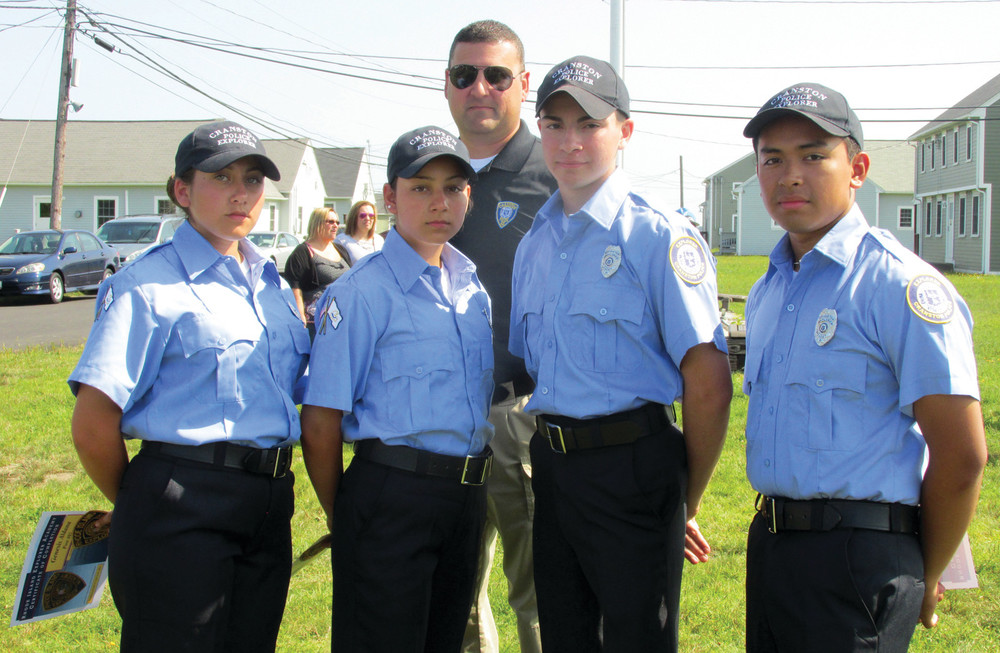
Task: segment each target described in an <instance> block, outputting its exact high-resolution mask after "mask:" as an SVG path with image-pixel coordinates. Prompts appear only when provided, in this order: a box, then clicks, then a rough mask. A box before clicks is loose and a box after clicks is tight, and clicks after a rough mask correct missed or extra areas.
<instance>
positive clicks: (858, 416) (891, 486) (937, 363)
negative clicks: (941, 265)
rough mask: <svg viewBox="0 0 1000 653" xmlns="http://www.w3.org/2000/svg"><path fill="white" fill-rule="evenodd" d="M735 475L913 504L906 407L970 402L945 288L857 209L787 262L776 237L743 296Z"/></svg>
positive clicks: (915, 449)
mask: <svg viewBox="0 0 1000 653" xmlns="http://www.w3.org/2000/svg"><path fill="white" fill-rule="evenodd" d="M743 391H744V392H745V393H746V394H747V395H749V397H750V404H749V409H748V414H747V428H746V436H747V476H748V477H749V479H750V484H751V485H752V486H753V488H754V489H755V490H757V491H758V492H761V493H763V494H766V495H772V496H783V497H789V498H792V499H813V498H837V499H856V500H868V501H881V502H900V503H906V504H910V505H916V504H917V503H918V502H919V497H920V484H921V478H922V476H921V470H922V464H923V458H924V452H925V448H926V446H925V444H924V439H923V436H922V435H921V434H920V432H919V430H918V429H917V426H916V422H915V421H914V419H913V403H914V402H915V401H917V400H918V399H920V398H921V397H924V396H927V395H932V394H950V395H968V396H970V397H974V398H977V399H978V398H979V385H978V382H977V380H976V360H975V357H974V355H973V351H972V316H971V314H970V313H969V308H968V306H966V304H965V302H964V301H963V300H962V298H961V297H960V296H959V295H958V293H957V292H956V291H955V288H954V287H953V286H952V285H951V283H950V282H948V281H947V280H946V279H945V278H944V277H942V276H941V275H940V274H938V273H937V272H936V271H935V270H934V269H933V268H932V267H931V266H930V265H928V264H927V263H925V262H924V261H922V260H921V259H920V258H919V257H917V256H916V255H915V254H913V253H912V252H910V251H909V250H907V249H906V248H905V247H903V246H902V245H901V244H900V243H899V242H898V241H897V240H896V239H895V238H894V237H893V236H892V235H891V234H889V233H888V232H886V231H884V230H881V229H873V228H871V227H869V225H868V223H867V221H865V217H864V215H862V213H861V210H860V209H859V208H858V207H857V205H855V206H854V207H853V208H852V209H851V211H850V212H848V214H847V215H845V216H844V217H843V218H842V219H841V220H840V221H839V222H838V223H837V224H836V225H835V226H834V227H833V229H831V230H830V231H829V232H828V233H827V234H826V235H825V236H824V237H823V239H822V240H820V241H819V243H817V245H816V246H815V247H814V248H813V249H812V250H811V251H810V252H809V253H807V254H806V255H805V256H804V257H803V259H802V262H801V264H800V271H799V272H798V273H794V272H793V271H792V259H791V247H790V246H789V244H788V236H787V235H786V236H784V237H783V238H782V239H781V241H780V242H779V243H778V244H777V246H776V247H775V248H774V250H773V251H772V252H771V257H770V265H769V266H768V270H767V273H766V274H765V275H764V276H763V277H761V279H759V280H758V281H757V283H755V284H754V287H753V289H752V290H751V291H750V295H749V297H748V300H747V357H746V370H745V376H744V383H743Z"/></svg>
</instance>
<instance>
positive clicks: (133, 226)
mask: <svg viewBox="0 0 1000 653" xmlns="http://www.w3.org/2000/svg"><path fill="white" fill-rule="evenodd" d="M183 221H184V218H183V217H181V216H177V215H155V214H154V215H134V216H126V217H123V218H115V219H114V220H108V221H107V222H105V223H104V224H102V225H101V228H100V229H98V230H97V237H98V238H100V239H101V240H103V241H104V242H106V243H109V244H111V245H114V246H115V248H116V249H117V250H118V253H119V254H120V255H121V257H122V265H128V264H129V263H131V262H132V261H134V260H136V259H137V258H139V257H140V256H142V255H143V254H144V253H145V252H146V250H148V249H152V248H153V246H154V245H158V244H160V243H165V242H167V241H168V240H170V239H171V238H173V237H174V232H175V231H177V227H179V226H181V223H182V222H183Z"/></svg>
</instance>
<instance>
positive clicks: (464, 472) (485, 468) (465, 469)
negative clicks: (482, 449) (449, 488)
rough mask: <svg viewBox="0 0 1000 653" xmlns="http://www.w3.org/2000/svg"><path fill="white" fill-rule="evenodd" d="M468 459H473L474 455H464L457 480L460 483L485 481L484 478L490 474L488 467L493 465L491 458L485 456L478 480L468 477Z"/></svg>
mask: <svg viewBox="0 0 1000 653" xmlns="http://www.w3.org/2000/svg"><path fill="white" fill-rule="evenodd" d="M470 460H475V457H474V456H466V457H465V465H464V466H463V467H462V478H461V479H459V482H460V483H461V484H462V485H482V484H483V483H485V482H486V478H487V477H488V476H489V474H490V468H491V467H492V466H493V465H492V463H493V458H492V457H489V458H487V459H486V460H484V461H483V468H482V474H481V475H480V476H479V480H478V481H477V480H475V479H469V478H468V475H469V461H470Z"/></svg>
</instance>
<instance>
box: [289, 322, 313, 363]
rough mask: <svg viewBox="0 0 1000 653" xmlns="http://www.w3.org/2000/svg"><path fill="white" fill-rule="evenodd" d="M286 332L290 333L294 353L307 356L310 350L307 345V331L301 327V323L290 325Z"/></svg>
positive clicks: (309, 346) (308, 344)
mask: <svg viewBox="0 0 1000 653" xmlns="http://www.w3.org/2000/svg"><path fill="white" fill-rule="evenodd" d="M296 317H297V316H296ZM288 330H289V331H291V332H292V342H293V343H294V344H295V353H296V354H308V353H309V350H310V349H311V345H310V343H309V331H307V330H306V328H305V327H304V326H302V322H296V323H295V324H290V325H289V326H288Z"/></svg>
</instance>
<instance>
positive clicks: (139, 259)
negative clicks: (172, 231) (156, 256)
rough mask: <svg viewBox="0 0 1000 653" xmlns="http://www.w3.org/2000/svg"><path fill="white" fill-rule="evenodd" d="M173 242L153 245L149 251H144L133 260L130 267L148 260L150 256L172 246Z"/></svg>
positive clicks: (168, 241)
mask: <svg viewBox="0 0 1000 653" xmlns="http://www.w3.org/2000/svg"><path fill="white" fill-rule="evenodd" d="M172 242H173V241H170V240H167V241H164V242H162V243H157V244H155V245H153V246H152V247H150V248H149V249H147V250H146V251H144V252H143V253H142V254H139V255H138V256H136V257H135V258H134V259H132V261H130V262H129V265H134V264H135V262H136V261H141V260H142V259H144V258H146V257H147V256H149V255H150V254H152V253H153V252H158V251H160V250H161V249H163V248H164V247H167V246H168V245H170V244H171V243H172Z"/></svg>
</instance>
